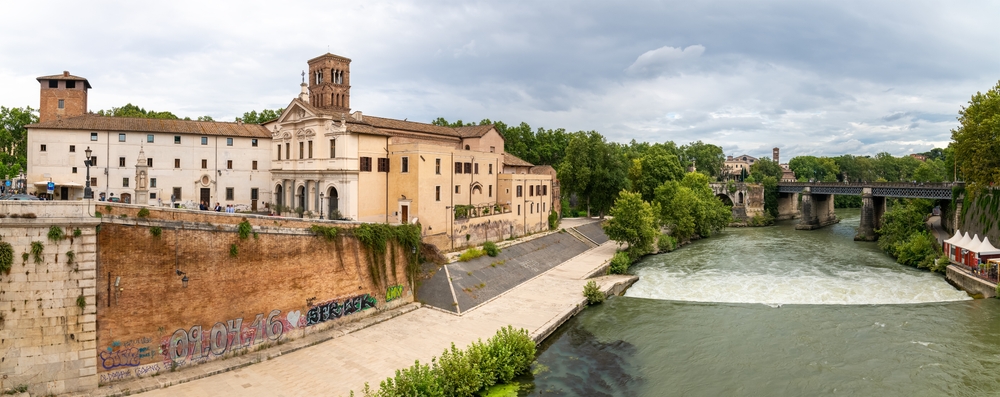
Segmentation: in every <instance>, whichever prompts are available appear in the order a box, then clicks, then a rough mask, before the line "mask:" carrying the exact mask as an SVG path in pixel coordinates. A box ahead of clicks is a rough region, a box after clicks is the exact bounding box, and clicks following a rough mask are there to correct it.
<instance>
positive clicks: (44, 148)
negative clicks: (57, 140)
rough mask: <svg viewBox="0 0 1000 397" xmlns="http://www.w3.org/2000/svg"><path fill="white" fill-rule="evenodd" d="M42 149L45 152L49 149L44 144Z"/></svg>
mask: <svg viewBox="0 0 1000 397" xmlns="http://www.w3.org/2000/svg"><path fill="white" fill-rule="evenodd" d="M41 149H42V151H43V152H44V151H45V150H46V149H47V147H46V146H45V145H44V144H43V145H42V147H41Z"/></svg>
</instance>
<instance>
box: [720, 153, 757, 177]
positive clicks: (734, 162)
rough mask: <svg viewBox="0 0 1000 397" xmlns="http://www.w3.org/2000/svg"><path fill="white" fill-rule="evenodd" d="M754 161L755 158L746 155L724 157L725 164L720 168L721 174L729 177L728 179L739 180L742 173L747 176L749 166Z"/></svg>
mask: <svg viewBox="0 0 1000 397" xmlns="http://www.w3.org/2000/svg"><path fill="white" fill-rule="evenodd" d="M756 161H757V158H756V157H753V156H749V155H746V154H744V155H741V156H736V157H733V156H726V162H725V163H723V166H722V169H723V174H726V175H729V177H730V178H739V176H740V175H742V174H743V171H746V172H747V174H749V173H750V166H751V165H753V163H754V162H756Z"/></svg>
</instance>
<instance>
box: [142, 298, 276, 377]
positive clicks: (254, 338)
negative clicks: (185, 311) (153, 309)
mask: <svg viewBox="0 0 1000 397" xmlns="http://www.w3.org/2000/svg"><path fill="white" fill-rule="evenodd" d="M280 314H281V310H271V312H270V313H268V315H267V317H264V314H263V313H260V314H257V317H256V318H254V321H253V322H252V323H250V325H249V326H244V325H243V318H235V319H232V320H228V321H226V322H217V323H215V325H213V326H212V328H209V329H207V330H206V329H205V328H203V327H202V326H201V325H195V326H193V327H191V328H190V329H184V328H181V329H178V330H177V331H174V333H173V335H171V336H170V337H169V338H165V339H164V341H163V342H162V344H163V346H162V347H163V351H164V353H163V361H164V364H167V365H171V366H181V365H185V364H190V363H196V362H201V361H205V360H208V359H211V358H213V357H217V356H222V355H224V354H226V353H234V352H237V351H239V350H241V349H246V348H248V347H250V346H253V345H257V344H260V343H264V342H266V341H277V340H278V339H279V338H281V336H282V335H283V334H284V332H285V328H286V327H287V328H291V327H289V326H288V324H286V323H285V322H284V321H285V320H284V319H283V318H282V317H280Z"/></svg>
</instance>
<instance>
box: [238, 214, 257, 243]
mask: <svg viewBox="0 0 1000 397" xmlns="http://www.w3.org/2000/svg"><path fill="white" fill-rule="evenodd" d="M236 230H237V231H239V234H240V240H246V239H248V238H250V235H251V234H253V226H251V225H250V222H249V221H247V218H243V221H241V222H240V224H239V225H238V226H237V227H236Z"/></svg>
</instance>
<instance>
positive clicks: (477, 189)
mask: <svg viewBox="0 0 1000 397" xmlns="http://www.w3.org/2000/svg"><path fill="white" fill-rule="evenodd" d="M472 194H483V187H482V186H479V185H476V186H473V187H472Z"/></svg>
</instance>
